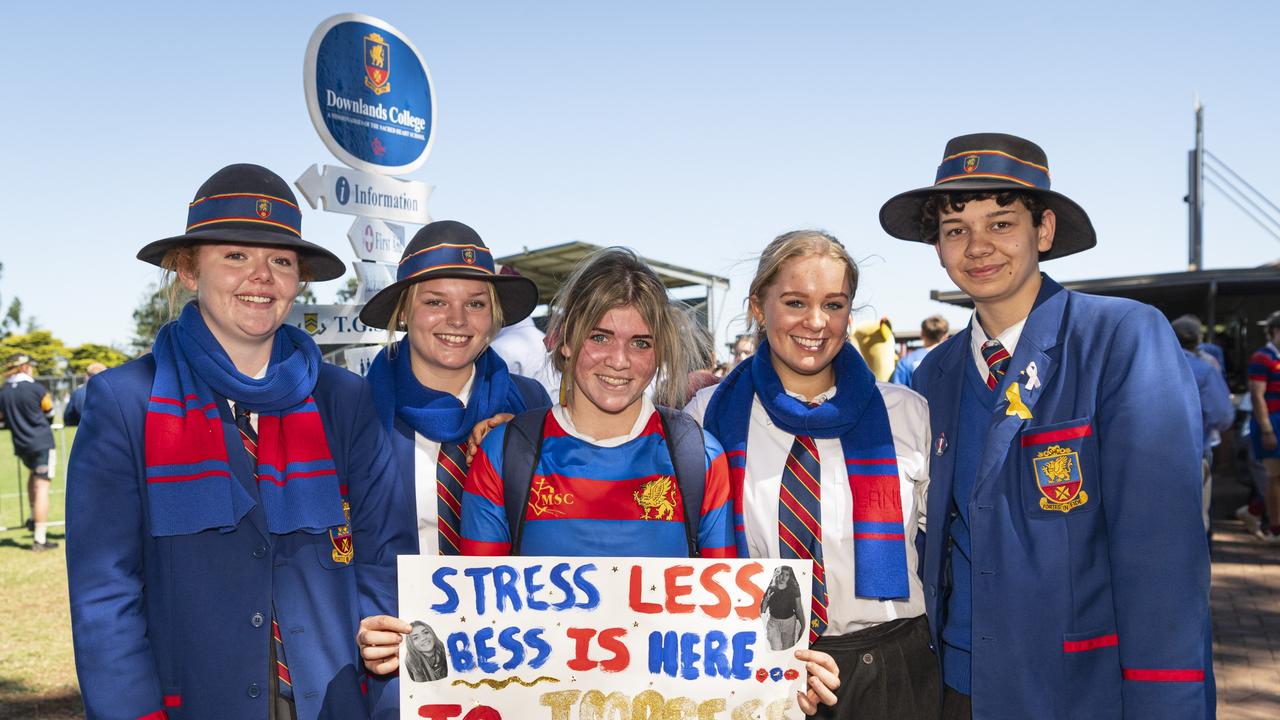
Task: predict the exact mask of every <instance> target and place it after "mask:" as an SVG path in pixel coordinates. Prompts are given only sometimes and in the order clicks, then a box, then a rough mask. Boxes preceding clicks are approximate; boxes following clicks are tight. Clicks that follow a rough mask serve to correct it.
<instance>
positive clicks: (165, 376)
mask: <svg viewBox="0 0 1280 720" xmlns="http://www.w3.org/2000/svg"><path fill="white" fill-rule="evenodd" d="M154 355H155V359H156V376H155V380H154V381H153V382H152V385H151V399H150V402H149V403H148V404H147V417H146V429H145V435H144V446H145V448H144V458H145V462H146V469H147V503H148V507H149V509H150V516H151V534H152V535H153V536H156V537H162V536H168V535H191V534H195V533H198V532H201V531H203V530H208V529H210V528H218V529H220V530H223V531H228V532H229V531H230V530H232V529H234V528H235V526H236V525H237V524H238V523H239V522H240V520H241V519H242V518H243V517H244V516H245V515H246V514H247V513H248V512H249V511H250V510H251V509H253V507H254V505H255V504H256V503H255V501H254V500H253V498H252V497H251V496H250V494H249V493H248V492H247V491H246V490H245V486H246V485H248V484H249V483H250V482H256V483H257V486H258V496H259V498H260V502H261V503H262V509H263V512H264V513H265V514H266V519H267V529H268V530H269V531H270V532H272V533H276V534H285V533H290V532H294V531H296V530H302V531H304V532H309V533H321V532H325V531H327V530H328V529H329V528H330V527H332V526H338V525H344V524H346V519H345V518H344V516H343V510H342V497H341V495H340V494H339V488H338V475H337V470H336V468H335V466H334V463H333V457H332V456H331V455H330V453H329V443H328V441H327V440H326V438H325V433H324V426H323V425H322V424H321V421H320V413H319V412H318V411H317V410H316V403H315V400H314V399H313V398H312V397H311V393H312V391H313V390H314V389H315V386H316V381H317V379H318V378H319V374H320V349H319V348H318V347H316V344H315V343H314V342H313V341H312V340H311V338H310V337H308V336H307V335H306V333H304V332H302V331H301V330H299V329H297V328H295V327H291V326H289V325H283V326H281V327H280V328H279V329H278V330H276V334H275V338H274V340H273V343H272V349H271V360H270V363H269V364H268V366H267V373H266V376H265V377H263V378H251V377H248V376H246V375H243V374H241V373H240V372H239V371H237V370H236V368H235V365H234V364H232V362H231V358H230V357H228V356H227V353H226V351H225V350H223V349H222V346H221V345H220V344H219V343H218V341H217V339H215V338H214V337H213V334H212V333H211V332H209V328H208V327H207V326H206V325H205V323H204V319H203V318H202V317H201V316H200V310H199V308H198V307H197V305H196V303H195V301H192V302H190V303H188V304H187V306H186V307H185V308H183V310H182V314H181V315H180V316H179V317H178V319H177V320H175V321H173V322H171V323H168V324H167V325H165V326H164V327H162V328H161V329H160V332H159V334H158V335H157V336H156V342H155V346H154ZM218 398H223V399H226V400H231V401H233V402H235V403H236V404H237V405H239V406H243V407H244V408H246V409H247V410H249V411H250V412H254V413H258V414H259V418H258V466H257V476H256V478H239V479H237V478H236V477H234V474H233V472H232V469H231V463H230V461H229V458H228V454H227V448H228V447H232V448H241V447H243V445H242V444H241V440H240V436H239V433H238V431H237V430H236V426H235V425H234V424H233V423H230V422H228V423H223V422H222V420H221V418H220V417H219V413H218Z"/></svg>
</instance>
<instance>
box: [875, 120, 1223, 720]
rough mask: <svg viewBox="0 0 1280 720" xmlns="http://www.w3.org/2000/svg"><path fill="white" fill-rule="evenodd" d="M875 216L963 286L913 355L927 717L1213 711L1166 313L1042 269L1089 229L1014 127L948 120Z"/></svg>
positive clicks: (1188, 426) (1204, 605)
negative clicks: (951, 322)
mask: <svg viewBox="0 0 1280 720" xmlns="http://www.w3.org/2000/svg"><path fill="white" fill-rule="evenodd" d="M880 222H881V225H882V226H883V227H884V228H885V230H886V231H887V232H888V233H889V234H890V235H893V236H894V237H897V238H900V239H903V240H912V241H916V242H924V243H928V244H931V245H933V246H934V247H935V250H936V251H937V253H938V259H939V260H940V261H941V262H942V266H943V267H944V268H945V269H946V271H947V274H948V275H949V276H950V277H951V279H952V281H954V282H955V283H956V285H958V286H959V287H960V289H961V290H963V291H964V292H966V293H967V294H968V295H969V297H970V298H972V299H973V301H974V306H975V312H974V315H973V320H972V322H971V323H970V324H969V326H968V327H967V328H966V329H964V330H963V331H961V332H959V333H957V334H956V335H955V336H954V337H952V338H951V339H950V340H948V341H947V342H945V343H944V344H943V345H941V346H939V347H938V349H936V350H934V351H933V352H932V353H930V354H929V355H928V357H926V358H925V360H924V362H923V363H922V364H921V366H920V368H919V369H918V370H917V371H916V376H915V389H916V390H918V391H920V392H921V393H922V394H923V395H924V396H925V397H926V398H927V399H928V400H929V415H930V422H931V426H932V432H933V445H932V450H933V453H934V457H933V462H932V464H931V472H930V476H931V478H930V480H931V481H930V488H929V502H928V517H929V532H928V534H927V539H926V543H925V553H924V558H925V560H924V573H925V577H924V582H925V602H926V608H927V613H928V616H929V621H930V627H931V631H932V633H933V639H934V644H935V646H936V649H937V651H938V654H939V657H940V660H941V663H942V669H943V680H944V683H945V691H944V699H943V706H944V712H943V717H944V718H969V717H973V718H983V719H986V718H1019V719H1021V718H1074V717H1086V716H1087V717H1090V718H1126V719H1128V718H1161V719H1162V720H1167V719H1172V718H1196V719H1197V720H1199V719H1200V718H1204V717H1213V712H1214V711H1213V664H1212V650H1211V642H1210V638H1209V609H1208V600H1209V556H1208V547H1207V544H1206V542H1205V535H1204V529H1203V527H1202V526H1201V524H1200V503H1201V497H1200V454H1201V444H1202V442H1203V439H1202V437H1201V432H1200V408H1199V403H1198V399H1197V394H1196V386H1195V381H1194V379H1193V378H1192V376H1191V372H1190V370H1189V368H1188V367H1187V364H1186V361H1185V360H1184V359H1183V357H1182V353H1181V351H1180V349H1179V346H1178V343H1177V340H1176V339H1175V337H1174V334H1173V332H1172V331H1171V330H1170V328H1169V323H1168V321H1166V320H1165V319H1164V318H1163V317H1162V316H1161V315H1160V313H1159V312H1158V311H1156V310H1155V309H1154V308H1152V307H1150V306H1147V305H1144V304H1141V303H1136V302H1133V301H1130V300H1125V299H1119V298H1105V297H1095V296H1091V295H1085V294H1082V293H1076V292H1070V291H1068V290H1066V289H1064V288H1063V287H1062V286H1061V285H1059V284H1058V283H1056V282H1054V281H1053V280H1052V279H1050V278H1049V277H1048V276H1046V275H1043V274H1041V272H1040V263H1041V262H1042V261H1045V260H1050V259H1053V258H1057V257H1063V256H1065V255H1069V254H1071V253H1075V252H1079V251H1081V250H1086V249H1088V248H1090V247H1093V246H1094V244H1096V242H1097V240H1096V236H1095V234H1094V230H1093V226H1092V224H1091V223H1090V221H1089V217H1088V215H1086V214H1085V212H1084V210H1083V209H1082V208H1081V207H1080V206H1079V205H1077V204H1076V203H1075V202H1073V201H1071V200H1070V199H1068V198H1067V197H1065V196H1063V195H1060V194H1058V193H1056V192H1053V191H1052V190H1050V189H1049V168H1048V161H1047V159H1046V157H1045V154H1044V151H1043V150H1041V149H1040V148H1039V147H1038V146H1037V145H1035V144H1034V143H1031V142H1029V141H1027V140H1023V139H1022V138H1018V137H1014V136H1011V135H1001V134H994V133H983V134H977V135H965V136H962V137H958V138H955V139H953V140H951V141H950V142H949V143H948V144H947V147H946V151H945V153H944V157H943V160H942V163H941V165H939V167H938V172H937V178H936V181H935V184H934V185H932V186H930V187H926V188H922V189H919V190H912V191H909V192H906V193H902V194H900V195H898V196H896V197H894V198H893V199H891V200H889V201H888V202H887V203H886V204H885V205H884V207H882V208H881V210H880Z"/></svg>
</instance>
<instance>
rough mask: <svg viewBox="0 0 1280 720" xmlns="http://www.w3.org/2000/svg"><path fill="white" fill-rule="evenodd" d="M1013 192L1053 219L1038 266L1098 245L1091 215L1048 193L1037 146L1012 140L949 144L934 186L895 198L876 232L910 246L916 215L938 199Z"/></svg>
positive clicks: (989, 137)
mask: <svg viewBox="0 0 1280 720" xmlns="http://www.w3.org/2000/svg"><path fill="white" fill-rule="evenodd" d="M1011 190H1014V191H1018V192H1025V193H1029V194H1032V195H1035V196H1037V197H1038V198H1040V200H1041V202H1043V203H1044V204H1045V206H1046V207H1048V208H1049V209H1050V210H1052V211H1053V214H1054V215H1056V216H1057V230H1056V232H1055V233H1054V238H1053V247H1052V248H1049V250H1048V251H1047V252H1044V253H1041V255H1040V259H1041V260H1052V259H1053V258H1059V257H1064V256H1066V255H1071V254H1072V253H1078V252H1080V251H1081V250H1088V249H1089V248H1091V247H1093V246H1094V245H1096V244H1097V243H1098V236H1097V234H1096V233H1095V232H1094V230H1093V223H1091V222H1089V215H1088V214H1086V213H1085V211H1084V208H1082V207H1080V206H1079V205H1077V204H1076V202H1075V201H1074V200H1072V199H1071V198H1069V197H1067V196H1066V195H1063V194H1061V193H1057V192H1054V191H1053V190H1050V189H1049V160H1048V158H1047V157H1046V156H1045V154H1044V150H1041V149H1040V146H1039V145H1036V144H1035V143H1033V142H1031V141H1030V140H1024V139H1022V138H1020V137H1017V136H1014V135H1004V134H1002V133H977V134H974V135H961V136H960V137H957V138H952V139H951V141H950V142H948V143H947V147H946V150H944V151H943V153H942V163H941V164H940V165H938V173H937V176H936V178H935V179H934V183H933V185H930V186H929V187H924V188H920V189H918V190H909V191H907V192H904V193H901V194H899V195H895V196H894V197H893V198H891V199H890V200H889V202H887V203H885V204H884V206H883V207H881V208H880V226H881V227H883V228H884V231H885V232H887V233H889V234H890V235H892V236H894V237H896V238H899V239H902V240H912V241H914V242H922V243H928V244H930V245H932V244H934V243H935V242H937V238H936V237H921V229H920V213H921V209H922V208H923V206H924V203H925V201H926V200H928V199H929V197H930V196H932V195H937V194H940V193H1002V192H1009V191H1011Z"/></svg>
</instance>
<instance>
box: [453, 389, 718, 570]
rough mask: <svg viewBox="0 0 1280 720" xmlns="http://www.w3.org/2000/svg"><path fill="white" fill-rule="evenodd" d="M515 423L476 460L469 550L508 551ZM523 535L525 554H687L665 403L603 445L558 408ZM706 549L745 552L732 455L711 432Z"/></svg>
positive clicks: (466, 496) (468, 488)
mask: <svg viewBox="0 0 1280 720" xmlns="http://www.w3.org/2000/svg"><path fill="white" fill-rule="evenodd" d="M506 429H507V427H506V426H505V425H502V426H499V427H497V428H495V429H494V430H493V431H492V432H490V433H489V435H488V436H487V437H486V438H485V439H484V442H483V443H481V445H480V448H479V449H478V450H477V451H476V455H475V458H473V459H472V461H471V468H470V470H469V471H468V473H467V481H466V484H465V487H464V492H463V495H462V554H463V555H507V554H509V553H510V551H511V536H510V531H509V528H508V527H507V515H506V510H505V508H504V503H503V494H502V457H501V455H502V445H503V439H504V438H505V436H506ZM543 437H544V439H543V442H542V455H541V456H540V458H539V460H538V467H537V468H535V469H534V473H533V481H532V483H531V485H530V488H529V502H528V504H527V506H526V508H525V521H524V529H523V531H522V536H521V541H520V545H521V547H520V552H521V554H522V555H567V556H588V557H590V556H628V555H630V556H646V557H685V556H687V554H688V543H687V541H686V540H685V530H684V517H685V516H684V503H683V499H682V498H681V495H680V486H679V483H678V482H677V481H676V477H675V470H674V469H673V467H672V463H671V455H670V453H669V452H668V451H667V444H666V439H665V437H664V436H663V432H662V420H661V417H660V416H659V415H658V413H657V412H656V411H655V412H654V413H653V415H652V416H651V417H650V418H649V422H648V423H647V424H646V425H645V427H644V429H643V430H642V431H641V432H640V434H639V435H637V436H636V437H634V438H632V439H631V440H629V441H627V442H625V443H623V444H621V445H618V446H616V447H600V446H598V445H593V444H591V443H589V442H587V441H585V440H582V439H580V438H577V437H574V436H573V435H570V434H569V433H567V432H565V430H564V428H563V427H561V425H560V423H559V422H557V421H556V419H555V415H554V413H552V412H550V411H548V412H547V417H546V420H545V421H544V422H543ZM702 437H703V440H704V443H705V445H706V468H707V473H706V489H705V490H704V491H703V499H702V513H701V522H700V524H699V527H698V555H699V556H700V557H710V558H725V557H736V556H737V552H736V549H735V546H734V537H733V522H732V520H733V518H732V505H731V503H730V492H729V465H728V462H727V460H726V458H725V454H724V450H723V449H721V447H720V443H719V442H717V441H716V439H715V438H713V437H712V436H711V435H708V434H707V433H706V432H703V434H702Z"/></svg>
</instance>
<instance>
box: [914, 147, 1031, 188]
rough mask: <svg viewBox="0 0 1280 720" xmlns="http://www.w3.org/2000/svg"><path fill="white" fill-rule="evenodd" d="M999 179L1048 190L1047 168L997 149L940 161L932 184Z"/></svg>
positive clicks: (955, 156)
mask: <svg viewBox="0 0 1280 720" xmlns="http://www.w3.org/2000/svg"><path fill="white" fill-rule="evenodd" d="M978 179H981V180H1003V181H1008V182H1013V183H1017V184H1018V185H1023V186H1026V187H1029V188H1038V189H1040V190H1048V189H1049V168H1047V167H1045V166H1043V165H1036V164H1035V163H1029V162H1027V161H1025V160H1019V159H1018V158H1016V157H1014V156H1012V155H1010V154H1008V153H1003V152H1000V151H998V150H970V151H969V152H964V153H958V154H955V155H952V156H950V157H947V158H943V160H942V164H941V165H939V166H938V176H937V179H936V180H934V185H942V184H943V183H948V182H955V181H957V180H978Z"/></svg>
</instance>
